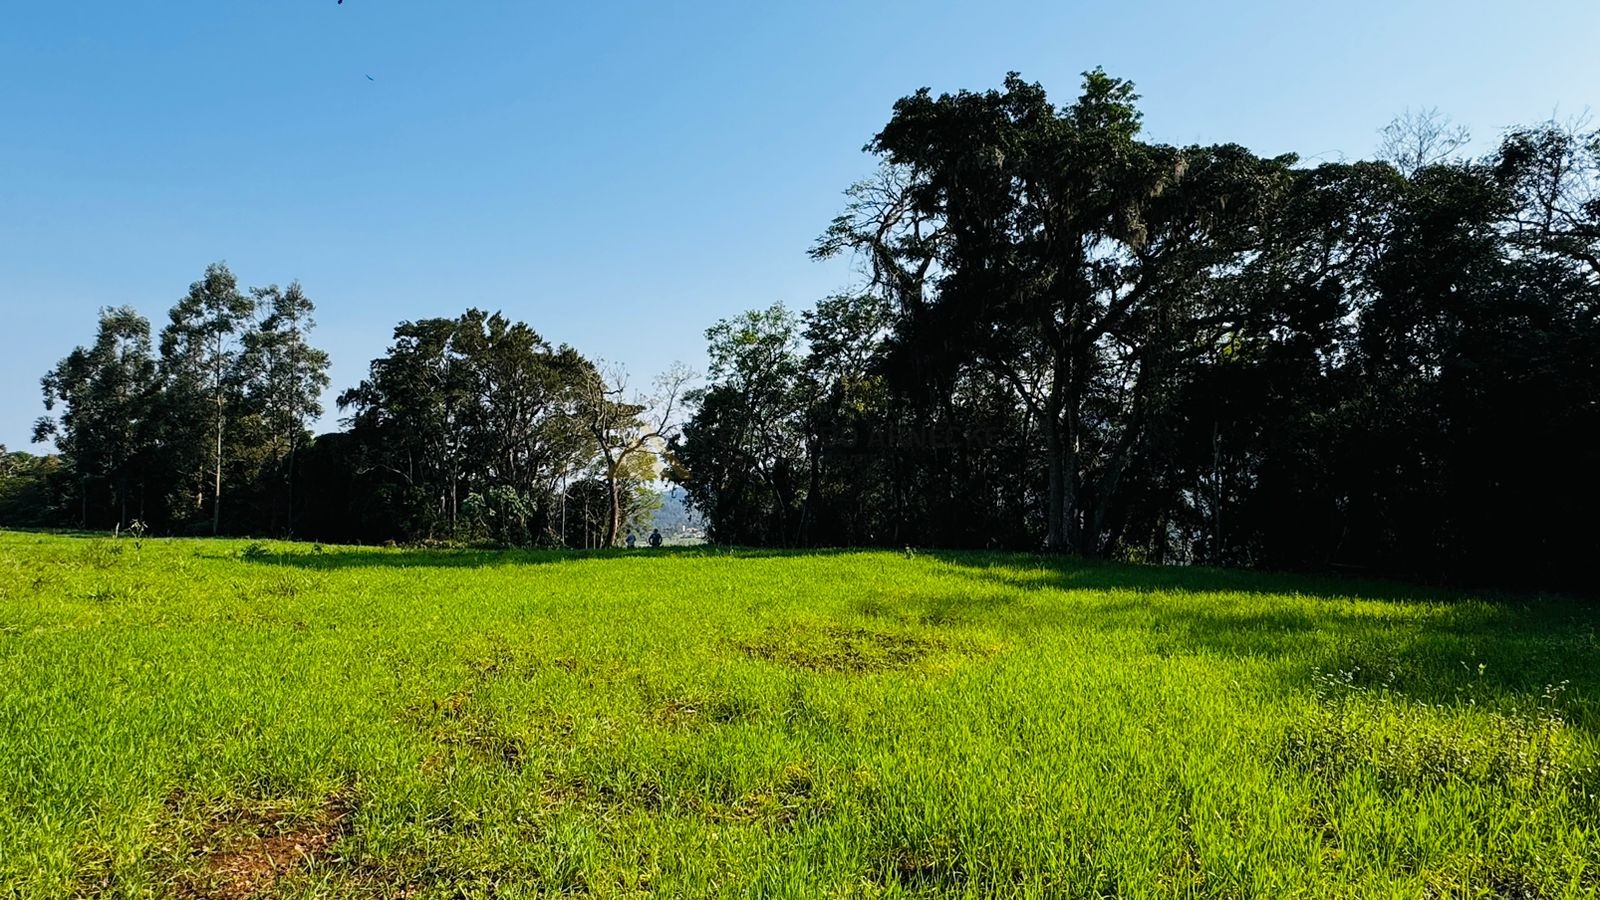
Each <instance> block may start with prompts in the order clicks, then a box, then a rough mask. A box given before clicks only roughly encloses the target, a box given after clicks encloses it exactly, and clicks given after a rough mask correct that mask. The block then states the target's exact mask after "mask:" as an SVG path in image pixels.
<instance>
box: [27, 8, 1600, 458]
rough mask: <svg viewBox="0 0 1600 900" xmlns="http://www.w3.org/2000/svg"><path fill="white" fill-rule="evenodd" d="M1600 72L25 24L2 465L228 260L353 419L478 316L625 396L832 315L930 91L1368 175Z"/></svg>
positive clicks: (1036, 31)
mask: <svg viewBox="0 0 1600 900" xmlns="http://www.w3.org/2000/svg"><path fill="white" fill-rule="evenodd" d="M1597 47H1600V3H1597V2H1595V0H1566V2H1560V0H1540V2H1534V3H1527V4H1520V5H1517V4H1508V3H1504V2H1492V3H1491V2H1463V0H1456V2H1395V0H1388V2H1360V3H1346V2H1341V3H1331V4H1295V3H1282V2H1267V0H1257V2H1248V3H1225V2H1208V3H1197V2H1192V0H1191V2H1184V3H1133V2H1128V3H1092V4H1091V3H1072V2H1061V0H1056V2H1038V3H981V4H980V3H964V4H956V3H939V2H923V3H904V2H891V0H870V2H864V0H854V2H838V3H832V2H830V3H822V2H805V3H786V4H780V3H750V2H742V3H727V4H664V3H636V4H620V3H617V4H608V3H590V4H585V3H563V4H555V3H530V2H526V0H516V2H513V0H478V2H463V0H455V2H446V0H346V2H345V3H344V5H343V6H339V5H337V4H336V3H335V0H274V2H270V3H268V2H253V3H243V2H230V0H205V2H201V0H161V2H159V3H127V2H117V3H113V2H109V0H74V2H49V0H35V2H26V3H24V2H16V3H11V4H8V8H7V10H6V13H5V15H4V17H3V18H0V442H3V443H5V444H8V445H9V446H11V447H12V448H14V449H23V448H26V447H27V446H28V436H29V434H28V433H29V428H30V423H31V422H32V421H33V419H34V418H35V417H37V416H38V415H39V414H40V412H41V411H42V410H41V407H40V403H39V392H38V379H39V376H40V375H41V374H42V373H43V372H44V371H45V370H46V369H47V368H49V367H50V366H51V365H52V364H53V363H54V362H55V360H57V359H59V358H60V357H61V356H63V355H64V354H66V353H67V352H68V351H69V350H71V348H72V347H73V346H75V345H76V344H79V343H85V342H87V341H89V340H90V339H91V337H92V333H93V328H94V318H95V310H96V309H97V308H98V307H100V306H104V305H116V304H124V303H127V304H132V305H133V306H135V307H137V308H138V309H140V310H141V311H142V312H144V313H145V314H146V315H147V316H149V317H150V318H151V320H152V322H153V323H154V324H155V326H156V327H157V328H159V327H160V323H161V321H162V319H163V318H164V317H165V313H166V310H167V308H168V307H169V306H170V305H171V304H172V302H173V301H174V300H175V299H177V298H178V297H179V296H180V295H181V294H182V293H183V292H184V291H185V290H186V288H187V286H188V284H189V282H190V281H192V280H194V279H195V278H196V277H198V275H199V274H200V273H201V271H202V270H203V269H204V268H205V266H206V264H207V263H210V262H213V261H216V260H226V261H227V262H228V263H229V264H230V265H231V266H232V267H233V268H234V271H235V272H236V273H237V274H238V275H239V277H240V279H241V280H242V281H243V282H244V283H245V284H266V283H268V282H280V283H286V282H288V281H289V280H291V279H295V278H298V279H300V280H301V281H302V282H303V283H304V285H305V287H306V289H307V291H308V292H309V293H310V295H311V296H312V297H313V298H314V299H315V300H316V301H317V303H318V306H319V313H318V319H319V320H320V329H319V332H318V340H319V341H320V342H321V343H322V345H323V346H325V347H326V348H327V349H328V350H329V351H330V352H331V353H332V354H333V360H334V366H333V371H332V376H333V382H334V388H333V392H336V391H338V390H339V389H342V388H343V387H345V386H347V385H349V384H351V383H353V382H354V381H356V380H357V379H359V378H360V377H361V375H362V374H363V373H364V372H365V370H366V366H367V363H368V361H369V360H370V359H371V358H372V357H373V356H375V355H377V354H379V353H380V352H381V351H382V350H383V348H384V347H385V346H386V345H387V343H388V339H389V335H390V331H391V329H392V327H393V326H394V324H395V323H396V322H397V321H399V320H402V319H409V318H418V317H424V316H433V315H451V314H454V313H457V312H459V311H461V310H462V309H464V308H466V307H467V306H470V305H477V306H482V307H486V308H490V309H500V310H504V311H505V312H506V313H508V314H510V315H512V316H515V317H518V318H521V319H524V320H526V321H528V322H529V323H531V324H532V325H533V326H534V327H535V328H537V329H538V330H539V331H541V332H542V333H543V334H544V335H545V336H546V337H547V338H549V339H551V340H552V341H555V342H568V343H571V344H573V345H575V346H576V347H578V348H579V349H580V350H581V351H582V352H584V353H586V354H588V355H590V356H592V357H599V358H604V359H607V360H611V361H615V362H619V363H622V364H625V365H626V366H627V367H628V368H629V369H630V370H631V371H632V372H633V373H634V375H635V377H636V379H640V380H642V379H645V378H647V377H648V376H649V375H650V374H651V373H653V372H655V371H657V370H659V369H661V368H663V367H664V366H665V365H667V364H668V363H670V362H671V361H673V360H674V359H682V360H685V361H687V362H689V363H690V364H692V365H696V366H697V367H698V366H700V365H701V361H702V360H703V358H704V350H703V343H704V342H703V337H702V332H703V330H704V329H705V327H706V326H707V325H709V324H711V322H713V321H714V320H716V319H718V318H720V317H723V316H726V315H730V314H732V313H735V312H737V311H739V310H742V309H745V308H749V307H752V306H758V305H766V304H768V303H771V302H772V301H775V300H781V301H784V302H785V303H788V304H790V305H791V306H795V307H804V306H806V305H808V304H809V303H810V302H812V301H813V300H814V299H816V298H817V297H818V296H820V295H823V294H825V293H828V292H830V291H833V290H835V289H838V288H840V287H843V286H845V285H846V283H847V282H848V281H849V278H850V272H849V269H848V266H847V265H843V264H834V265H820V264H817V263H813V262H811V261H810V260H809V259H807V257H806V255H805V251H806V248H807V247H808V246H809V244H810V242H811V241H812V239H813V238H814V237H815V236H816V235H817V233H818V232H819V231H821V229H822V228H823V227H824V226H825V225H826V224H827V222H828V220H829V218H830V217H831V216H832V215H834V214H835V213H836V212H837V211H838V209H839V206H840V197H839V192H840V191H841V190H842V189H843V188H844V187H846V186H847V185H848V184H849V183H850V182H851V181H852V180H854V179H856V178H859V177H861V176H863V175H865V174H867V173H868V172H870V171H871V169H872V166H873V162H872V160H871V159H869V158H868V157H866V156H865V155H863V154H862V153H861V152H860V148H861V146H862V145H863V144H864V143H865V142H866V141H867V139H868V138H869V137H870V136H871V135H872V134H873V133H874V131H875V130H876V129H877V128H878V127H879V126H881V125H882V124H883V122H884V121H885V119H886V118H887V116H888V114H889V110H890V106H891V104H892V103H893V102H894V100H895V99H896V98H898V97H900V96H902V95H904V94H906V93H909V92H910V91H912V90H914V89H916V88H917V87H919V86H922V85H927V86H930V87H932V88H934V89H935V90H950V89H955V88H962V87H968V88H986V87H991V86H994V85H996V84H998V83H999V81H1000V79H1001V78H1002V77H1003V76H1004V74H1005V72H1006V71H1007V70H1009V69H1016V70H1019V71H1021V72H1022V73H1023V74H1024V75H1025V76H1026V77H1028V78H1030V79H1034V80H1038V81H1041V82H1043V83H1044V84H1045V86H1046V87H1047V88H1048V89H1050V90H1051V92H1052V94H1053V95H1054V96H1055V97H1057V98H1058V99H1060V100H1067V99H1070V97H1071V96H1072V95H1073V92H1074V91H1075V89H1076V86H1077V81H1078V73H1079V72H1081V71H1082V70H1084V69H1087V68H1090V67H1093V66H1095V65H1103V66H1105V67H1106V69H1107V70H1108V71H1109V72H1111V73H1112V74H1114V75H1118V76H1122V77H1126V78H1130V79H1132V80H1134V81H1135V82H1136V83H1137V84H1138V87H1139V90H1140V92H1141V93H1142V94H1143V95H1144V98H1145V99H1144V101H1143V107H1144V110H1145V113H1146V123H1147V128H1148V132H1149V133H1150V134H1151V135H1152V136H1153V137H1155V138H1157V139H1160V140H1165V141H1170V142H1176V143H1188V142H1213V141H1238V142H1240V143H1243V144H1246V145H1248V146H1250V147H1252V148H1253V149H1256V150H1257V151H1259V152H1263V153H1278V152H1285V151H1296V152H1300V153H1302V154H1304V155H1308V156H1314V155H1320V156H1322V157H1336V156H1338V155H1341V154H1343V155H1347V156H1362V155H1366V154H1369V153H1371V152H1372V149H1373V146H1374V144H1375V142H1376V131H1377V129H1378V128H1379V127H1381V126H1382V125H1383V124H1384V123H1385V122H1386V121H1388V120H1389V119H1390V118H1391V117H1392V115H1393V114H1394V113H1396V112H1398V111H1400V110H1401V109H1403V108H1405V107H1407V106H1412V107H1415V106H1419V105H1424V106H1435V105H1436V106H1438V107H1440V108H1441V110H1443V111H1444V112H1446V113H1448V114H1450V115H1451V116H1453V117H1454V118H1455V119H1456V120H1457V121H1459V122H1463V123H1466V124H1469V125H1470V126H1472V128H1473V129H1474V134H1475V136H1476V137H1477V138H1478V140H1479V144H1480V145H1486V144H1487V143H1488V142H1489V141H1490V140H1491V139H1492V137H1493V135H1494V134H1495V133H1496V132H1497V131H1498V130H1499V129H1501V128H1503V127H1505V126H1507V125H1510V124H1513V123H1518V122H1530V121H1535V120H1538V119H1541V118H1544V117H1547V116H1549V115H1550V114H1551V113H1552V112H1553V111H1559V112H1560V113H1561V114H1563V115H1566V114H1572V113H1577V112H1581V111H1582V110H1583V109H1585V108H1586V107H1587V106H1588V105H1589V104H1591V103H1596V102H1600V50H1597V49H1596V48H1597ZM369 75H370V76H371V80H369V78H368V76H369ZM333 392H330V397H329V406H330V410H331V406H332V403H331V399H332V393H333ZM333 424H334V419H333V416H332V415H331V413H330V416H329V417H328V419H326V420H325V422H324V426H325V427H331V426H332V425H333Z"/></svg>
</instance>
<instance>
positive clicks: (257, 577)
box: [0, 533, 1600, 898]
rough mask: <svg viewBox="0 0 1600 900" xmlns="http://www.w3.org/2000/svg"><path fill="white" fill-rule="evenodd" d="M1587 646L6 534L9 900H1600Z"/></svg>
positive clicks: (926, 567)
mask: <svg viewBox="0 0 1600 900" xmlns="http://www.w3.org/2000/svg"><path fill="white" fill-rule="evenodd" d="M1597 623H1600V612H1597V611H1596V610H1594V609H1592V608H1587V607H1584V606H1582V605H1579V604H1576V603H1572V602H1567V601H1560V600H1544V601H1532V600H1526V601H1506V600H1502V601H1498V602H1489V601H1484V600H1474V599H1471V598H1452V597H1446V596H1443V595H1439V594H1436V593H1429V592H1427V591H1423V590H1414V591H1407V590H1406V589H1402V588H1396V587H1393V586H1384V585H1371V584H1361V583H1356V582H1343V581H1329V580H1321V581H1319V580H1302V579H1292V578H1286V577H1284V578H1279V577H1269V576H1260V575H1248V574H1238V573H1227V572H1217V571H1207V570H1173V569H1147V568H1136V567H1122V566H1110V565H1083V564H1076V563H1070V562H1058V561H1049V560H1041V559H1039V558H1036V557H1026V556H999V555H981V554H975V555H945V554H917V555H911V556H908V555H906V554H902V553H881V552H874V553H814V554H783V553H762V552H754V551H751V552H738V553H733V554H731V555H730V554H728V553H726V552H717V551H711V550H664V551H655V552H651V551H643V550H641V551H636V552H632V553H625V552H617V553H611V554H591V555H573V554H555V553H492V552H464V551H463V552H455V551H451V552H423V551H407V550H384V549H355V548H334V547H328V548H322V547H314V546H311V545H296V544H267V545H261V544H249V543H247V542H229V541H155V540H146V541H144V542H143V544H142V546H139V545H136V544H135V543H134V542H133V541H131V540H129V539H122V540H112V539H108V538H86V537H67V536H42V535H35V534H21V533H0V885H3V886H4V888H5V889H6V890H8V891H9V892H10V893H12V894H15V895H18V896H26V897H66V896H107V897H152V896H188V897H207V896H217V897H247V896H289V897H310V896H319V897H392V896H413V897H455V896H463V897H531V896H546V895H552V894H579V895H585V894H586V895H592V896H601V897H621V896H639V895H647V894H649V895H659V896H667V897H677V896H684V897H702V896H748V895H760V896H781V897H824V896H830V897H851V896H859V897H897V896H922V895H928V896H1038V897H1057V896H1059V897H1269V898H1279V897H1328V898H1336V897H1337V898H1348V897H1502V898H1513V897H1516V898H1532V897H1569V896H1595V895H1596V894H1597V892H1600V797H1597V794H1600V768H1597V766H1600V705H1597V703H1596V699H1595V698H1596V694H1595V689H1596V687H1597V686H1600V640H1597V637H1596V625H1597Z"/></svg>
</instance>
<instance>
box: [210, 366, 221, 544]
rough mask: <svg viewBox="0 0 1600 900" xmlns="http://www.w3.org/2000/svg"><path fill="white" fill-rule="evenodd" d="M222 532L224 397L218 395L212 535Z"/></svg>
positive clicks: (212, 496) (212, 498)
mask: <svg viewBox="0 0 1600 900" xmlns="http://www.w3.org/2000/svg"><path fill="white" fill-rule="evenodd" d="M221 532H222V397H221V396H220V395H219V396H218V397H217V456H216V484H215V488H214V491H213V493H212V495H211V536H212V537H216V536H217V535H218V534H220V533H221Z"/></svg>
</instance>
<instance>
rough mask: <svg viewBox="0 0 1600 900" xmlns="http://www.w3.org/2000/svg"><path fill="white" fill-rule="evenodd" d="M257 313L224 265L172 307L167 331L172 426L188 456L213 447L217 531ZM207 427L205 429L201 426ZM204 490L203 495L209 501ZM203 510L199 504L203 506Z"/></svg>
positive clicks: (164, 347)
mask: <svg viewBox="0 0 1600 900" xmlns="http://www.w3.org/2000/svg"><path fill="white" fill-rule="evenodd" d="M254 312H255V303H254V301H253V300H252V299H251V298H250V297H248V296H246V295H245V294H243V293H241V292H240V290H239V286H238V282H237V280H236V279H235V278H234V276H233V273H232V272H231V271H229V270H228V267H227V266H226V265H225V264H223V263H214V264H212V265H211V266H209V267H207V268H206V273H205V276H204V277H203V278H201V279H200V280H199V281H196V282H195V283H194V284H192V285H190V286H189V293H188V294H187V295H186V296H184V297H183V299H181V300H179V301H178V303H177V305H176V306H174V307H173V308H172V312H171V313H170V316H169V319H170V321H169V322H168V324H167V326H166V328H164V329H163V330H162V332H161V368H162V374H163V377H164V378H165V380H166V398H167V401H168V409H167V411H166V418H167V424H168V425H169V426H170V427H171V428H172V429H173V431H172V437H173V438H175V439H176V440H178V441H180V442H181V443H182V445H183V446H184V451H185V452H192V450H191V449H190V448H192V447H194V446H195V445H197V444H199V443H201V442H208V443H209V451H208V452H202V453H199V454H195V455H196V456H199V457H204V456H206V455H209V463H208V466H207V467H208V468H209V469H210V480H211V532H212V533H213V534H217V533H219V532H220V531H221V527H222V476H223V466H224V463H225V455H224V447H225V437H226V432H227V423H228V417H229V413H230V412H231V411H233V410H235V409H237V408H238V405H239V401H240V398H241V395H242V391H241V387H242V380H243V378H242V371H241V368H240V365H239V363H240V358H241V354H242V352H243V349H244V347H243V339H244V335H245V333H246V331H247V330H248V328H249V326H250V322H251V316H252V315H253V313H254ZM202 422H203V423H205V424H204V425H199V423H202ZM203 490H204V489H203V488H202V489H201V494H200V496H203ZM197 505H198V504H197Z"/></svg>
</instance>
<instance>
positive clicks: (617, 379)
mask: <svg viewBox="0 0 1600 900" xmlns="http://www.w3.org/2000/svg"><path fill="white" fill-rule="evenodd" d="M694 377H695V376H694V373H693V372H691V371H690V370H689V369H688V368H687V367H686V366H684V365H682V364H681V363H680V364H677V365H674V366H673V367H672V368H670V369H668V370H667V371H666V372H664V373H662V374H661V375H658V376H657V377H656V379H655V383H654V391H653V393H650V394H634V395H632V396H630V395H629V394H628V377H627V373H626V372H625V371H623V370H621V369H613V370H611V371H610V372H608V373H601V372H600V371H598V370H597V371H595V372H594V373H593V374H592V376H591V377H590V378H589V379H588V380H587V381H586V382H585V386H584V397H583V407H582V408H583V413H582V415H583V419H584V422H585V425H586V427H587V428H588V431H589V436H590V437H591V438H592V439H593V440H594V445H595V448H596V451H597V452H598V453H599V456H600V460H599V469H600V472H601V477H602V478H603V480H604V481H605V484H606V496H607V503H608V506H609V515H608V519H607V525H606V536H605V546H607V547H615V546H617V545H618V543H619V542H620V541H621V538H622V530H623V526H624V523H625V520H627V519H629V518H630V515H629V508H630V507H631V506H635V505H636V504H635V503H634V502H633V500H634V498H633V497H632V494H633V490H631V489H630V488H629V486H628V482H629V481H630V480H633V481H639V480H641V479H642V480H644V481H654V480H655V472H654V467H653V461H654V459H655V458H656V457H657V455H659V454H660V453H663V452H664V451H665V450H666V448H667V446H668V445H669V443H670V442H671V441H672V439H673V438H674V437H676V436H677V434H678V431H679V427H680V423H679V421H678V416H679V413H680V411H681V409H682V406H683V402H684V392H685V390H686V388H687V385H689V384H690V383H691V382H692V381H693V380H694ZM630 473H631V476H632V477H631V479H630V478H629V475H630Z"/></svg>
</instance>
